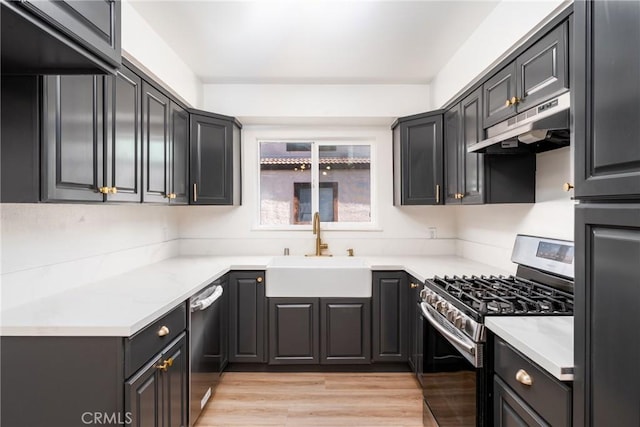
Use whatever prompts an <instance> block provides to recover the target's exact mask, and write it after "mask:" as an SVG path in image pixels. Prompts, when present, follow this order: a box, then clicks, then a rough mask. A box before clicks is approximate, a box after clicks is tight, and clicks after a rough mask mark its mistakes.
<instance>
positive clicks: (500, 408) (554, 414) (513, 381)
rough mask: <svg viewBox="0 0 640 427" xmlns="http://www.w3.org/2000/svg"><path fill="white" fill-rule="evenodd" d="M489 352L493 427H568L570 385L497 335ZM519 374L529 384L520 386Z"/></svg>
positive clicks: (570, 397)
mask: <svg viewBox="0 0 640 427" xmlns="http://www.w3.org/2000/svg"><path fill="white" fill-rule="evenodd" d="M493 350H494V356H493V357H494V366H493V368H494V372H495V375H494V380H493V383H494V392H495V393H494V401H493V406H494V425H495V426H500V427H502V426H520V425H522V426H554V427H556V426H557V427H569V426H571V412H572V411H571V408H572V402H571V400H572V389H571V384H570V383H564V382H562V381H559V380H557V379H556V378H554V377H553V376H551V375H550V374H549V373H547V372H546V371H545V370H544V369H542V368H540V367H539V366H538V365H536V364H535V363H533V362H532V361H530V360H529V359H527V358H526V357H525V356H524V355H523V354H521V353H520V352H518V351H517V350H515V349H514V348H513V347H511V346H510V345H509V344H508V343H507V342H505V341H503V340H502V339H500V338H499V337H497V336H496V337H495V341H494V348H493ZM522 371H524V372H522ZM519 374H526V375H528V376H529V377H530V379H531V383H530V384H523V383H521V382H520V380H518V375H519ZM613 425H624V424H615V423H614V424H613Z"/></svg>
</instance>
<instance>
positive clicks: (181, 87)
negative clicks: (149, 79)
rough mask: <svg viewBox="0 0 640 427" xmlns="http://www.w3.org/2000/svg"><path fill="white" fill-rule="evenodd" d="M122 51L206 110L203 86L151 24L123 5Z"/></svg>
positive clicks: (124, 3) (187, 99)
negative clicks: (203, 101)
mask: <svg viewBox="0 0 640 427" xmlns="http://www.w3.org/2000/svg"><path fill="white" fill-rule="evenodd" d="M122 49H123V50H124V51H125V53H126V54H128V55H130V56H133V58H134V59H135V61H136V62H139V63H140V64H142V65H143V66H144V67H146V68H147V69H148V70H149V71H150V72H151V73H153V74H154V75H155V76H154V77H157V78H158V79H159V80H160V81H161V83H164V84H165V85H167V86H168V87H169V88H170V89H172V90H173V91H174V92H175V93H176V94H177V95H178V96H180V97H181V98H183V99H184V101H186V102H187V103H189V104H191V106H193V107H196V108H201V107H202V83H201V82H200V79H199V78H198V77H197V76H196V75H195V74H194V73H193V71H191V69H190V68H189V67H188V66H187V64H186V63H185V62H184V61H183V60H182V58H180V57H179V56H178V54H177V53H176V52H175V51H174V50H173V49H171V48H170V47H169V45H167V44H166V43H165V42H164V41H163V40H162V38H161V37H160V36H159V35H158V33H157V32H156V31H155V30H154V29H153V28H151V26H150V25H149V24H148V23H147V21H145V20H144V18H142V16H140V14H139V13H138V12H137V11H136V10H135V9H134V8H133V6H131V3H129V1H128V0H123V1H122Z"/></svg>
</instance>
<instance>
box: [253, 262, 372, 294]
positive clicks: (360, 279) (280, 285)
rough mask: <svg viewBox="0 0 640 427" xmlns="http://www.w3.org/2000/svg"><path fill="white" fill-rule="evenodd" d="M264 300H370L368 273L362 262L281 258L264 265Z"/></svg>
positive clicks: (369, 271) (369, 275) (368, 269)
mask: <svg viewBox="0 0 640 427" xmlns="http://www.w3.org/2000/svg"><path fill="white" fill-rule="evenodd" d="M265 286H266V289H265V291H266V294H267V297H336V298H343V297H352V298H353V297H356V298H369V297H371V269H370V268H369V266H368V265H367V263H366V262H365V261H364V259H362V258H355V257H304V256H282V257H275V258H273V259H272V260H271V261H270V262H269V264H267V272H266V285H265Z"/></svg>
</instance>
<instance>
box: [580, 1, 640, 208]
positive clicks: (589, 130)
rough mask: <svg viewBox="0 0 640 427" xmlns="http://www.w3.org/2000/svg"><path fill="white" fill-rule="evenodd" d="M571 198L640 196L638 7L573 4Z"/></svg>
mask: <svg viewBox="0 0 640 427" xmlns="http://www.w3.org/2000/svg"><path fill="white" fill-rule="evenodd" d="M574 7H575V18H574V19H575V37H574V40H575V63H576V66H575V67H574V69H573V70H574V73H575V74H574V80H575V85H574V91H573V93H574V97H573V99H572V101H571V105H572V108H573V111H574V126H575V138H574V141H575V154H576V157H575V179H576V183H575V186H576V188H575V196H576V198H597V197H599V198H619V199H625V198H627V199H628V198H634V199H638V198H639V197H640V120H638V118H639V117H640V103H639V102H638V99H640V84H638V82H639V81H640V51H639V50H638V49H637V46H638V45H639V44H640V26H638V22H639V21H640V3H639V2H635V1H628V2H627V1H598V2H581V1H580V2H576V3H575V6H574Z"/></svg>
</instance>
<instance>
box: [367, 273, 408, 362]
mask: <svg viewBox="0 0 640 427" xmlns="http://www.w3.org/2000/svg"><path fill="white" fill-rule="evenodd" d="M408 292H409V286H408V284H407V274H406V273H405V272H403V271H389V272H374V273H373V288H372V293H373V296H372V300H371V303H372V304H373V313H372V340H371V346H372V360H373V361H374V362H406V361H407V350H408V345H407V344H408V343H407V341H408V339H409V333H408V329H407V321H408V315H407V311H408V308H409V307H408V306H407V298H408V297H407V295H408Z"/></svg>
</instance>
